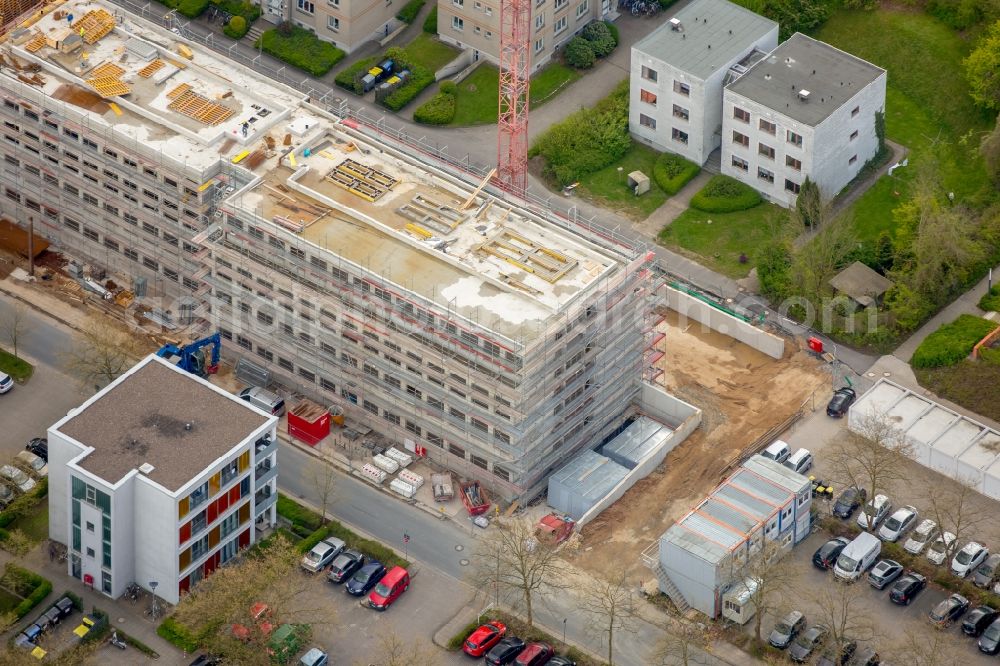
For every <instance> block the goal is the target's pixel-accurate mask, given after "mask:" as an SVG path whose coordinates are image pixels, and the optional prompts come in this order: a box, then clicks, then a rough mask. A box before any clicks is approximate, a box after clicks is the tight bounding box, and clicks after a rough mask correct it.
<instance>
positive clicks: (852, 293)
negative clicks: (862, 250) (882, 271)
mask: <svg viewBox="0 0 1000 666" xmlns="http://www.w3.org/2000/svg"><path fill="white" fill-rule="evenodd" d="M830 286H831V287H833V288H834V289H836V290H837V293H840V294H843V295H845V296H847V297H848V298H850V299H851V300H852V301H854V302H855V303H857V304H858V305H860V306H861V307H863V308H867V307H868V306H870V305H875V304H877V303H879V302H880V301H881V300H882V296H883V295H884V294H885V292H887V291H889V289H891V288H892V280H889V279H888V278H886V277H884V276H882V275H879V274H878V273H876V272H875V271H874V270H872V269H871V268H869V267H868V266H866V265H865V264H863V263H861V262H860V261H855V262H854V263H853V264H851V265H850V266H848V267H847V268H845V269H844V270H842V271H840V272H839V273H837V274H836V275H834V276H833V277H832V278H830Z"/></svg>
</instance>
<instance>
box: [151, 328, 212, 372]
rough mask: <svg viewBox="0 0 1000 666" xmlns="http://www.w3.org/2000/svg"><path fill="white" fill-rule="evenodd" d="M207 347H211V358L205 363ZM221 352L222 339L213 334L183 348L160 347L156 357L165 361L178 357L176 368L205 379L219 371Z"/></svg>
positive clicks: (173, 346) (175, 346) (169, 345)
mask: <svg viewBox="0 0 1000 666" xmlns="http://www.w3.org/2000/svg"><path fill="white" fill-rule="evenodd" d="M208 346H211V347H212V356H211V358H210V359H209V360H208V361H207V362H206V359H205V347H208ZM221 350H222V337H221V336H220V335H219V334H218V333H214V334H212V335H210V336H208V337H207V338H202V339H201V340H195V341H194V342H191V343H189V344H186V345H184V346H183V347H178V346H177V345H174V344H165V345H163V346H162V347H160V350H159V351H158V352H156V355H157V356H159V357H160V358H165V359H170V358H173V357H174V356H179V357H180V360H179V361H177V367H179V368H180V369H181V370H185V371H187V372H190V373H191V374H193V375H198V376H199V377H207V376H208V375H214V374H215V373H216V372H218V371H219V354H220V352H221Z"/></svg>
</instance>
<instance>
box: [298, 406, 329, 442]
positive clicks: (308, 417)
mask: <svg viewBox="0 0 1000 666" xmlns="http://www.w3.org/2000/svg"><path fill="white" fill-rule="evenodd" d="M288 434H289V435H291V436H292V437H294V438H295V439H299V440H302V441H303V442H305V443H306V444H308V445H309V446H316V444H318V443H319V441H320V440H321V439H323V438H324V437H326V436H327V435H329V434H330V412H329V411H328V410H327V409H326V408H325V407H320V406H319V405H317V404H316V403H315V402H312V401H311V400H303V401H302V402H300V403H299V404H297V405H295V407H293V408H292V409H291V411H289V412H288Z"/></svg>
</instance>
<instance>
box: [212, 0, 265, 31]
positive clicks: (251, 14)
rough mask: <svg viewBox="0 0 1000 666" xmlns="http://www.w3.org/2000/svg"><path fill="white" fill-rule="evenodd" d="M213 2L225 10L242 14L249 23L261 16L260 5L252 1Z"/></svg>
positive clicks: (238, 14)
mask: <svg viewBox="0 0 1000 666" xmlns="http://www.w3.org/2000/svg"><path fill="white" fill-rule="evenodd" d="M211 2H212V4H213V5H215V6H216V7H218V8H219V9H221V10H222V11H224V12H227V13H229V14H232V15H233V16H242V17H243V18H245V19H246V21H247V24H248V25H249V24H251V23H253V22H254V21H256V20H257V19H259V18H260V13H261V10H260V5H255V4H253V3H252V2H245V1H244V0H211Z"/></svg>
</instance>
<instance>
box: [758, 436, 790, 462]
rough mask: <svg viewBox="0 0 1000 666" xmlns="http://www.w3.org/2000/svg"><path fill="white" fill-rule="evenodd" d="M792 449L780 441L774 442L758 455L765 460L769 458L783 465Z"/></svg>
mask: <svg viewBox="0 0 1000 666" xmlns="http://www.w3.org/2000/svg"><path fill="white" fill-rule="evenodd" d="M791 453H792V449H791V447H789V446H788V444H786V443H785V442H783V441H781V440H780V439H776V440H774V443H773V444H771V445H770V446H769V447H767V448H766V449H764V450H763V451H761V452H760V455H762V456H764V457H765V458H770V459H771V460H773V461H775V462H778V463H783V462H785V461H786V460H788V456H789V455H791Z"/></svg>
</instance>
